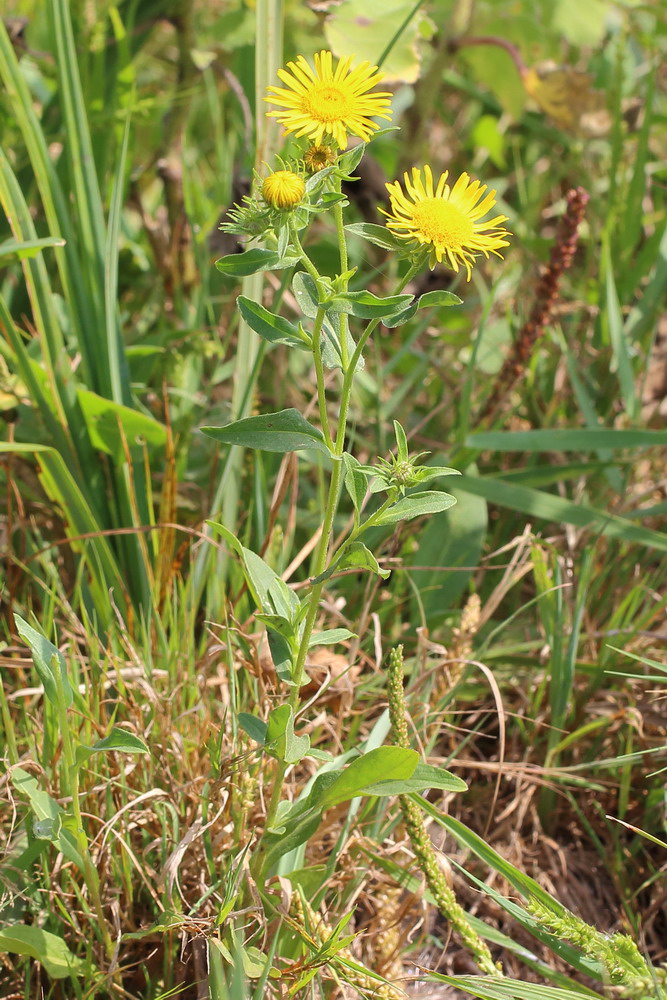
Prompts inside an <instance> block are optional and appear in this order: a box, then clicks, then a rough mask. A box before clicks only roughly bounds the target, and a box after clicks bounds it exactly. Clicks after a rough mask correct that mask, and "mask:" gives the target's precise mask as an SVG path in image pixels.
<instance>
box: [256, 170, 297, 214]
mask: <svg viewBox="0 0 667 1000" xmlns="http://www.w3.org/2000/svg"><path fill="white" fill-rule="evenodd" d="M305 192H306V185H305V183H304V180H303V177H299V175H298V174H295V173H293V172H292V171H291V170H275V171H274V172H273V173H272V174H269V176H268V177H267V178H266V180H265V181H264V183H263V184H262V195H263V197H264V201H265V202H266V203H267V204H268V205H270V206H271V208H281V209H286V208H294V206H295V205H298V204H299V202H300V201H301V199H302V198H303V196H304V194H305Z"/></svg>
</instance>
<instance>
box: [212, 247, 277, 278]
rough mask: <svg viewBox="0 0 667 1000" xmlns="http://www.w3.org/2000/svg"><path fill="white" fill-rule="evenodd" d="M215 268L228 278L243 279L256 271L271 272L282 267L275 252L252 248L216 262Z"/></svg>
mask: <svg viewBox="0 0 667 1000" xmlns="http://www.w3.org/2000/svg"><path fill="white" fill-rule="evenodd" d="M215 266H216V267H217V269H218V271H222V273H223V274H226V275H227V276H228V277H230V278H245V277H247V276H248V275H249V274H256V273H257V271H273V270H276V269H277V268H279V267H283V266H284V265H283V264H282V263H281V258H280V256H279V255H278V254H277V253H276V252H275V250H266V249H264V248H263V247H253V248H252V250H244V251H243V252H242V253H232V254H229V255H228V256H227V257H221V258H220V259H219V260H216V262H215Z"/></svg>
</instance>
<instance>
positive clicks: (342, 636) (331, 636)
mask: <svg viewBox="0 0 667 1000" xmlns="http://www.w3.org/2000/svg"><path fill="white" fill-rule="evenodd" d="M355 638H356V635H355V633H354V632H350V630H349V629H347V628H328V629H325V630H324V631H323V632H313V634H312V635H311V637H310V640H309V642H308V648H309V649H310V647H311V646H334V645H335V644H336V643H337V642H345V640H346V639H355Z"/></svg>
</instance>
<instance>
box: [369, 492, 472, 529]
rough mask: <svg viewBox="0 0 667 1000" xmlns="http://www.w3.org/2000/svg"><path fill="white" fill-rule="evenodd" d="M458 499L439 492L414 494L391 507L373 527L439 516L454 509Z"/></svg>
mask: <svg viewBox="0 0 667 1000" xmlns="http://www.w3.org/2000/svg"><path fill="white" fill-rule="evenodd" d="M455 503H456V497H453V496H450V494H449V493H440V492H438V491H437V490H425V491H424V492H423V493H413V494H412V495H411V496H409V497H403V499H402V500H399V501H398V503H395V504H394V506H393V507H389V509H388V510H386V511H385V512H384V514H382V515H381V516H380V517H379V518H378V519H377V520H376V521H374V522H373V526H375V525H379V524H396V523H397V521H410V520H412V518H414V517H422V516H423V515H424V514H438V513H439V512H440V511H442V510H447V508H448V507H453V506H454V504H455Z"/></svg>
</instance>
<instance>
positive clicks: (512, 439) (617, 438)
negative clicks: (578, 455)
mask: <svg viewBox="0 0 667 1000" xmlns="http://www.w3.org/2000/svg"><path fill="white" fill-rule="evenodd" d="M466 445H468V446H469V447H471V448H479V449H480V450H484V451H486V450H489V451H530V452H539V451H596V450H598V449H599V448H610V449H613V448H658V447H664V446H665V445H667V431H648V430H629V429H627V430H626V429H619V430H615V429H614V428H611V427H587V428H581V427H575V428H572V429H569V428H563V427H559V428H554V429H553V430H544V429H543V430H536V431H482V432H480V433H478V434H470V435H469V436H468V438H467V439H466Z"/></svg>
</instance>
